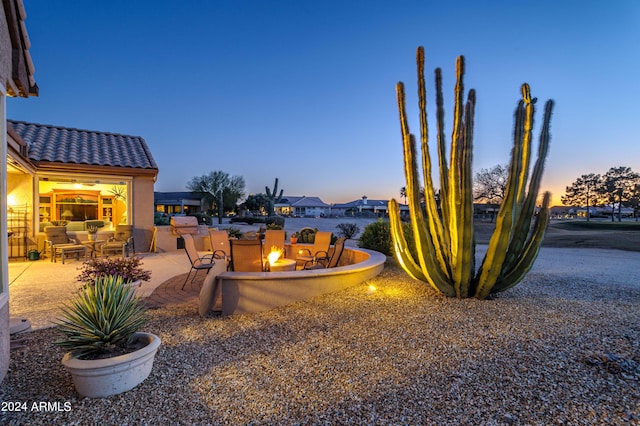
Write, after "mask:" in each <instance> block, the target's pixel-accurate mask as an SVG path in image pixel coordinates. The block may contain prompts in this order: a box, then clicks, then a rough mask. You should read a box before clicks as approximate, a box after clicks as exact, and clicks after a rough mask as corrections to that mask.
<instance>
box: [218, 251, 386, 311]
mask: <svg viewBox="0 0 640 426" xmlns="http://www.w3.org/2000/svg"><path fill="white" fill-rule="evenodd" d="M385 260H386V257H385V255H383V254H381V253H378V252H375V251H371V250H365V249H360V248H358V249H356V248H351V247H348V248H345V250H344V253H343V254H342V258H341V259H340V265H342V266H337V267H335V268H330V269H315V270H307V271H291V272H224V273H222V274H220V275H218V279H219V280H220V282H221V285H222V315H233V314H243V313H249V312H260V311H266V310H269V309H273V308H276V307H279V306H284V305H288V304H290V303H294V302H297V301H300V300H305V299H309V298H311V297H314V296H319V295H321V294H326V293H332V292H336V291H339V290H342V289H345V288H347V287H351V286H354V285H356V284H359V283H361V282H363V281H366V280H368V279H369V278H373V277H375V276H376V275H378V274H379V273H380V272H382V270H383V269H384V262H385Z"/></svg>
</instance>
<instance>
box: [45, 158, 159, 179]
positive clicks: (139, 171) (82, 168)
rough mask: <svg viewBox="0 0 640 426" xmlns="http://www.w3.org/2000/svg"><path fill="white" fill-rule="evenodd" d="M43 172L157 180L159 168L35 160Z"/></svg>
mask: <svg viewBox="0 0 640 426" xmlns="http://www.w3.org/2000/svg"><path fill="white" fill-rule="evenodd" d="M33 164H34V165H35V166H36V168H37V169H38V172H42V173H97V174H103V175H112V176H149V177H153V180H154V181H155V180H156V178H157V177H158V169H143V168H138V167H114V166H97V165H92V164H74V163H58V162H51V161H33Z"/></svg>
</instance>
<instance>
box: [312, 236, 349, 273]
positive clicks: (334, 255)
mask: <svg viewBox="0 0 640 426" xmlns="http://www.w3.org/2000/svg"><path fill="white" fill-rule="evenodd" d="M346 240H347V239H346V238H344V237H342V238H338V239H337V240H336V242H335V244H334V245H333V251H332V252H331V258H330V259H329V260H327V259H325V258H320V259H316V260H315V261H313V260H310V261H308V262H305V264H304V266H303V269H324V268H335V267H336V266H338V262H340V257H341V256H342V252H343V251H344V242H345V241H346Z"/></svg>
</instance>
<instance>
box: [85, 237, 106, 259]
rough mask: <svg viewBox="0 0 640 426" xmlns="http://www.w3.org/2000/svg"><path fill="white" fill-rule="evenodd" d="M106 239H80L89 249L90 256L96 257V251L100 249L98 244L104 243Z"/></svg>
mask: <svg viewBox="0 0 640 426" xmlns="http://www.w3.org/2000/svg"><path fill="white" fill-rule="evenodd" d="M104 242H105V240H87V241H80V243H82V245H83V246H86V247H87V249H89V256H91V257H96V252H97V251H98V244H102V243H104Z"/></svg>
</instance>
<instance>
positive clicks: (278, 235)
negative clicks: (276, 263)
mask: <svg viewBox="0 0 640 426" xmlns="http://www.w3.org/2000/svg"><path fill="white" fill-rule="evenodd" d="M274 247H276V248H277V249H278V250H281V251H282V256H283V257H284V229H267V230H266V231H265V232H264V240H262V257H267V255H268V254H269V253H271V250H272V249H273V248H274Z"/></svg>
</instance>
